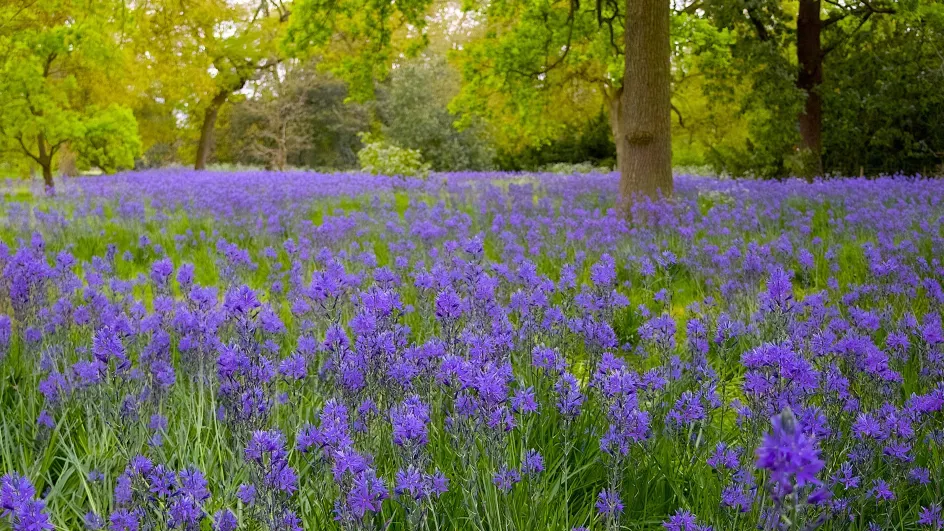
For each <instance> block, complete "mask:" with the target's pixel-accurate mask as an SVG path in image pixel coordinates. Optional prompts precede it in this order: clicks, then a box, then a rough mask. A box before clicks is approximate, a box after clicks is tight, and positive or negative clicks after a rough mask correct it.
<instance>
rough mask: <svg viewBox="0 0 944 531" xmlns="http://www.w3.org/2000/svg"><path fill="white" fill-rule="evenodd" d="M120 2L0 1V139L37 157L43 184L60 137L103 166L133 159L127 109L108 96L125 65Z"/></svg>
mask: <svg viewBox="0 0 944 531" xmlns="http://www.w3.org/2000/svg"><path fill="white" fill-rule="evenodd" d="M121 7H122V6H121V4H120V3H114V2H107V1H103V2H69V1H66V0H63V1H52V0H50V1H44V2H31V1H28V0H18V1H16V2H12V3H5V4H3V5H2V6H0V137H2V138H0V142H2V144H0V145H2V147H3V149H4V150H5V151H9V152H13V153H17V154H18V155H20V156H25V157H27V158H29V159H31V160H32V161H34V162H35V163H36V164H38V165H39V166H40V168H41V169H42V173H43V181H44V183H45V185H46V187H47V188H48V189H49V190H52V188H53V187H54V184H55V183H54V181H53V171H54V169H55V164H56V160H57V159H56V157H57V154H58V153H59V152H60V150H61V149H62V148H63V147H64V146H66V145H69V144H71V147H72V149H73V150H74V151H76V152H77V153H78V155H79V157H80V159H81V160H83V161H84V162H85V163H87V164H92V165H97V166H100V167H101V168H102V169H103V170H106V171H114V170H115V169H118V168H122V167H131V166H133V164H134V157H135V156H136V155H137V153H138V151H139V150H140V141H139V139H138V137H137V124H136V122H135V120H134V117H133V116H132V115H131V113H130V112H129V111H128V110H127V108H124V107H122V106H121V105H119V104H118V103H113V102H116V100H118V101H120V98H121V95H120V94H116V92H120V89H119V90H118V91H116V90H115V88H114V87H123V86H126V84H122V83H120V82H119V80H118V79H116V77H115V76H119V75H121V73H122V72H123V69H124V67H125V66H126V63H125V62H124V59H125V58H126V56H125V55H123V54H122V52H121V48H122V44H123V36H122V35H121V33H120V31H119V28H120V26H121V22H122V20H123V19H122V18H121V13H122V10H121ZM104 87H111V88H109V89H105V88H104ZM110 102H111V103H110ZM99 104H104V105H99Z"/></svg>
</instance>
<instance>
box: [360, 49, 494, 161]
mask: <svg viewBox="0 0 944 531" xmlns="http://www.w3.org/2000/svg"><path fill="white" fill-rule="evenodd" d="M388 81H389V83H387V84H386V85H385V86H384V89H383V90H382V91H381V92H380V94H379V95H378V104H379V105H378V107H379V111H380V112H379V114H380V119H381V121H382V122H383V127H382V131H383V134H384V136H385V137H386V138H388V139H389V140H390V141H392V142H393V143H394V144H396V145H398V146H402V147H405V148H410V149H415V150H419V151H420V152H422V154H423V157H424V159H426V160H427V161H429V163H430V165H431V166H432V168H433V169H434V170H436V171H455V170H484V169H489V168H491V166H492V159H493V158H494V152H493V149H492V147H491V145H490V144H489V142H488V141H487V140H486V138H485V131H484V130H483V127H482V124H480V123H472V124H470V125H469V126H466V127H464V128H463V129H462V130H461V131H460V130H458V129H457V128H456V127H455V125H454V122H455V120H456V118H455V116H454V115H453V114H452V113H450V112H449V108H448V106H449V102H450V101H451V100H452V99H453V97H455V95H456V94H457V93H458V91H459V82H460V79H459V76H458V73H457V72H455V71H454V70H453V69H452V68H450V66H449V65H448V63H446V61H445V60H444V58H442V57H440V56H437V55H426V56H423V57H420V58H417V59H415V60H411V61H406V62H404V63H401V64H399V65H398V66H397V68H396V69H394V70H393V72H392V74H391V75H390V79H389V80H388Z"/></svg>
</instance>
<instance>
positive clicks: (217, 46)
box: [138, 0, 291, 170]
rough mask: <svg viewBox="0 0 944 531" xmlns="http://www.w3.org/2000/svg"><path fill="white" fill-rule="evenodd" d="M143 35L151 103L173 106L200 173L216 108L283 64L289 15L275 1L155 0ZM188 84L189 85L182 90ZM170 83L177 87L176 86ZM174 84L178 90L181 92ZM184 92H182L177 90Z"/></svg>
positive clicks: (141, 52) (148, 7) (208, 149)
mask: <svg viewBox="0 0 944 531" xmlns="http://www.w3.org/2000/svg"><path fill="white" fill-rule="evenodd" d="M140 10H141V11H142V13H144V15H143V16H146V18H147V24H148V34H147V38H146V39H142V40H141V42H140V50H139V52H138V54H139V56H141V57H142V58H143V60H144V61H147V62H153V63H154V64H155V66H156V68H155V70H156V71H158V72H159V74H160V79H161V81H160V87H159V90H157V91H155V94H154V97H159V98H161V100H163V101H170V102H173V105H174V112H176V113H177V114H180V115H182V116H184V117H186V123H187V125H188V127H189V128H190V129H191V130H194V131H195V133H196V145H195V152H194V153H193V160H194V168H195V169H198V170H200V169H204V168H206V164H207V161H208V160H209V157H210V155H211V153H212V150H213V144H214V134H215V130H216V121H217V118H218V117H219V114H220V109H221V108H222V107H223V105H224V104H225V103H226V102H227V101H228V100H229V98H230V97H231V96H232V95H233V94H234V93H236V92H238V91H240V90H242V89H243V88H244V87H245V86H246V84H247V83H249V82H250V81H252V80H256V79H258V78H259V77H260V76H262V75H263V74H264V73H265V72H266V71H269V70H271V69H272V68H274V67H275V65H277V64H278V63H279V62H280V61H281V59H282V56H281V49H280V46H279V42H280V40H281V35H282V33H281V32H282V31H284V29H285V27H286V25H287V22H288V20H289V16H290V15H291V13H290V11H289V9H288V4H285V3H284V2H281V1H279V0H251V1H246V2H233V1H225V0H191V1H188V2H179V1H178V0H155V1H154V2H151V3H145V4H142V6H141V7H140ZM181 79H187V80H188V83H187V84H180V83H179V81H180V80H181ZM175 85H176V86H175ZM180 85H183V87H181V86H180ZM181 88H185V89H186V91H185V92H183V93H181V92H180V89H181Z"/></svg>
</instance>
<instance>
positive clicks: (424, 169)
mask: <svg viewBox="0 0 944 531" xmlns="http://www.w3.org/2000/svg"><path fill="white" fill-rule="evenodd" d="M361 141H363V142H364V148H363V149H361V150H360V151H358V152H357V160H358V161H359V162H360V164H361V169H362V170H364V171H365V172H367V173H372V174H374V175H393V176H399V177H426V176H427V175H429V170H430V167H429V164H428V163H425V162H423V155H422V153H420V152H419V151H418V150H415V149H408V148H402V147H399V146H396V145H394V144H391V143H389V142H385V141H383V140H380V139H379V138H376V137H375V136H373V135H371V134H370V133H364V134H362V135H361Z"/></svg>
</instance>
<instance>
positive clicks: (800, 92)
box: [702, 0, 912, 178]
mask: <svg viewBox="0 0 944 531" xmlns="http://www.w3.org/2000/svg"><path fill="white" fill-rule="evenodd" d="M911 2H912V0H901V1H899V0H874V1H873V0H851V1H833V0H826V2H823V1H822V0H799V2H798V4H793V3H790V2H783V1H782V0H737V1H729V0H705V2H704V3H703V4H702V8H703V9H704V10H705V12H706V13H707V14H708V16H709V17H711V19H712V20H713V21H714V22H715V23H716V24H717V25H718V26H719V27H721V28H724V29H728V30H730V31H732V32H734V33H735V34H736V35H737V39H736V40H735V41H734V44H733V55H734V57H735V59H736V61H735V62H734V63H733V66H735V67H736V68H737V69H738V71H739V73H740V74H741V75H742V76H748V77H749V78H750V79H751V80H752V83H753V90H754V92H755V96H756V97H758V98H759V100H760V101H761V105H762V106H764V107H766V108H767V109H770V110H771V118H770V120H769V127H770V128H773V127H779V128H780V130H781V131H782V133H780V134H773V135H771V137H770V138H769V142H767V143H766V144H767V147H766V150H767V151H768V153H770V156H769V157H768V164H769V165H773V166H779V168H774V169H773V170H772V171H771V170H766V171H765V173H782V172H783V171H784V170H790V169H792V170H795V171H797V172H798V173H802V174H804V175H805V176H807V177H808V178H812V176H814V175H821V174H823V165H822V148H823V145H822V136H823V133H822V129H823V93H824V89H823V82H824V79H825V78H824V69H825V68H824V67H825V64H826V61H827V58H828V57H829V55H830V54H832V53H834V52H835V51H836V50H838V49H841V48H842V46H844V45H845V44H846V43H847V42H848V41H849V39H850V37H852V36H854V35H855V34H856V33H858V32H859V31H860V30H861V29H862V28H864V27H866V26H867V25H868V24H869V23H870V22H871V21H872V20H874V19H875V18H876V17H879V16H882V15H889V14H893V13H896V12H897V11H899V10H900V9H910V7H909V5H908V4H910V3H911ZM722 75H723V76H725V77H728V74H722ZM791 115H792V116H791ZM785 120H792V121H794V122H795V123H796V124H797V127H796V129H792V128H783V127H782V124H783V121H785ZM791 151H792V152H793V155H789V153H790V152H791ZM784 156H787V157H788V158H787V160H786V161H785V162H787V164H786V165H784V164H783V162H784V161H783V157H784ZM778 159H780V160H781V163H779V164H778V163H777V162H776V161H777V160H778ZM790 162H792V164H790Z"/></svg>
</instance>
